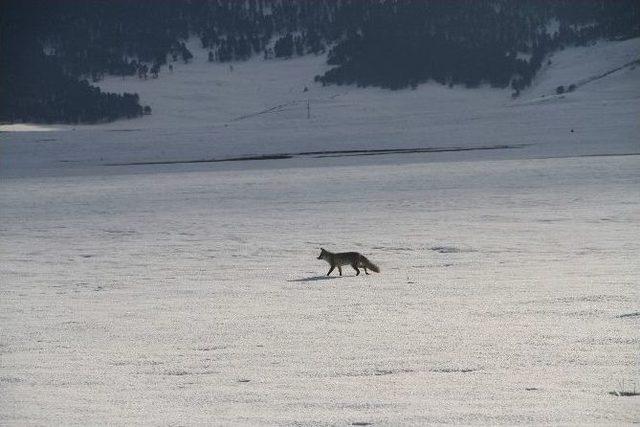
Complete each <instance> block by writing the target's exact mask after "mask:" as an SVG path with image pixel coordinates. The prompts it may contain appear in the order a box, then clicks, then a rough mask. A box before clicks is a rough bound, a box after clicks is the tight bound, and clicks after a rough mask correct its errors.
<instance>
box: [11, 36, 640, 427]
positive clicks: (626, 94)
mask: <svg viewBox="0 0 640 427" xmlns="http://www.w3.org/2000/svg"><path fill="white" fill-rule="evenodd" d="M194 51H195V49H194ZM196 53H197V54H196V57H195V58H194V60H193V63H192V64H188V65H184V64H175V65H174V71H173V73H169V72H168V71H165V72H163V73H162V74H161V76H160V78H158V79H157V80H156V79H149V80H147V81H141V80H138V79H133V78H130V79H125V80H124V81H123V80H122V79H120V78H110V79H107V80H105V81H103V82H101V87H103V88H104V89H106V90H114V91H135V92H138V93H139V94H140V96H141V99H142V102H143V103H145V104H147V103H148V104H151V105H152V107H153V109H154V110H153V114H152V115H151V116H147V117H143V118H141V119H136V120H130V121H119V122H115V123H111V124H105V125H96V126H75V127H70V126H56V128H58V130H50V129H42V128H40V131H39V132H32V131H25V130H27V129H31V130H34V128H32V127H30V126H28V125H22V126H13V127H11V126H4V127H2V129H3V132H2V133H0V177H1V180H0V237H1V239H2V242H3V245H2V250H1V251H0V278H1V280H0V360H1V361H2V362H1V363H0V424H2V425H23V424H58V425H70V424H81V425H91V424H125V425H128V424H172V425H173V424H180V425H192V424H207V425H426V424H444V423H457V424H491V425H495V424H508V425H513V424H535V425H539V424H554V425H557V424H578V425H582V424H609V425H619V424H624V423H637V422H640V405H638V399H639V398H640V397H638V396H627V395H624V394H625V393H626V394H633V390H634V388H635V390H640V370H639V366H640V360H639V359H638V348H639V345H640V335H639V333H638V331H639V330H640V324H639V321H640V292H639V290H638V285H639V284H640V263H639V262H638V259H640V243H639V242H640V240H638V238H637V237H636V236H639V235H640V160H639V159H640V139H639V138H638V136H639V135H640V121H639V120H638V117H640V66H634V65H628V64H630V63H631V62H633V61H635V60H636V59H638V57H639V56H640V39H635V40H627V41H624V42H601V43H599V44H597V45H594V46H588V47H583V48H575V49H566V50H564V51H561V52H558V53H556V54H555V55H554V56H553V57H551V58H550V59H551V63H550V64H549V65H546V66H545V68H544V69H543V70H542V72H541V73H540V74H539V75H538V77H537V79H536V82H535V84H534V85H533V86H532V87H531V88H530V89H528V90H526V91H524V92H523V93H522V94H521V96H520V97H519V98H517V99H512V98H511V93H510V91H502V90H494V89H489V88H481V89H475V90H466V89H461V88H453V89H450V88H447V87H443V86H439V85H435V84H427V85H423V86H420V87H419V88H418V89H417V90H402V91H396V92H391V91H387V90H381V89H358V88H355V87H335V86H333V87H332V86H328V87H321V86H320V85H317V84H315V83H313V76H314V75H316V74H317V73H319V72H321V71H322V70H323V69H326V65H324V58H322V57H304V58H299V59H293V60H290V61H277V60H273V61H267V62H265V61H262V60H257V59H256V60H253V61H249V62H242V63H234V64H233V70H231V69H230V67H229V65H219V64H210V63H208V62H206V56H205V55H204V53H203V52H199V53H198V52H196ZM612 70H617V71H615V72H612V73H609V72H610V71H612ZM607 73H609V74H607ZM604 74H606V75H604ZM603 75H604V76H603ZM574 83H575V84H578V83H580V85H579V87H578V88H577V90H575V91H573V92H571V93H566V94H563V95H556V93H555V88H556V87H557V86H559V85H570V84H574ZM305 87H307V88H308V91H306V92H305V91H304V89H305ZM307 102H309V107H310V108H309V109H310V116H311V117H310V118H307ZM572 130H573V131H572ZM248 157H250V158H252V159H253V160H251V159H248ZM242 160H245V161H242ZM320 247H324V248H326V249H329V250H334V251H360V252H362V253H364V254H365V255H366V256H367V257H369V258H370V259H371V260H372V261H373V262H375V263H376V264H378V265H379V266H380V267H381V270H382V272H381V273H380V274H372V275H369V276H365V275H360V276H357V277H356V276H355V275H354V272H353V271H352V270H351V268H350V267H349V266H346V267H344V269H343V270H344V271H343V273H344V276H342V277H340V276H337V275H336V273H335V272H334V273H333V275H332V276H331V277H326V276H325V274H326V272H327V271H328V269H329V265H328V264H326V263H325V262H324V261H321V260H318V259H316V258H317V256H318V254H319V252H320Z"/></svg>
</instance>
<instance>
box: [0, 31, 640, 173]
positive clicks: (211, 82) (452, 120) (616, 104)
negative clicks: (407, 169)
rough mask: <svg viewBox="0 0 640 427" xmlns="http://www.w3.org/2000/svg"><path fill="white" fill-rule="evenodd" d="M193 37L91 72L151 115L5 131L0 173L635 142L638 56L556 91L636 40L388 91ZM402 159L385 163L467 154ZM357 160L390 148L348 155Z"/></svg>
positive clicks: (521, 153) (311, 65)
mask: <svg viewBox="0 0 640 427" xmlns="http://www.w3.org/2000/svg"><path fill="white" fill-rule="evenodd" d="M191 48H192V50H193V51H194V53H195V58H194V60H193V63H191V64H187V65H185V64H180V63H175V64H174V71H173V73H171V72H169V71H168V70H164V72H163V73H161V76H160V78H158V79H149V80H146V81H145V80H140V79H138V78H127V79H124V80H122V79H121V78H117V77H112V78H108V79H105V80H104V81H103V82H101V84H100V85H101V87H102V88H103V89H105V90H108V91H115V92H124V91H128V92H137V93H139V94H140V97H141V102H142V103H143V104H147V103H148V104H151V105H152V106H153V114H152V115H151V116H148V117H143V118H140V119H135V120H128V121H118V122H115V123H111V124H106V125H97V126H73V127H70V126H61V127H60V128H61V129H64V132H56V133H51V134H49V135H47V136H43V135H44V134H42V133H39V134H37V135H36V134H30V133H14V132H11V133H3V134H2V135H1V136H0V138H2V145H3V151H4V155H3V158H2V163H1V164H0V169H1V172H0V173H3V174H23V173H27V174H30V173H34V171H38V173H67V172H68V171H70V170H74V171H75V172H76V173H80V171H82V170H86V168H89V169H92V168H94V167H96V166H99V165H105V164H113V163H131V162H153V161H176V160H203V159H213V158H215V159H225V158H230V157H231V158H234V157H240V156H257V155H272V154H283V153H297V152H308V151H312V152H315V151H327V150H331V151H339V150H370V149H397V148H405V149H407V148H408V149H412V148H422V149H424V148H427V149H428V148H439V149H440V148H447V149H448V148H459V147H472V148H473V147H476V148H478V147H483V148H486V147H495V146H510V147H511V146H513V147H518V148H513V149H502V150H493V151H491V152H490V153H489V152H488V151H485V152H483V153H482V155H483V156H485V157H486V156H489V157H491V158H521V157H539V156H569V155H585V154H604V153H631V152H638V151H640V149H639V146H638V138H637V136H638V134H639V133H640V125H639V124H638V120H637V118H638V116H639V115H640V102H639V101H638V99H640V84H639V83H638V82H640V67H634V66H628V67H623V68H622V69H621V70H619V71H617V72H615V73H612V74H609V75H607V76H606V77H603V78H600V79H597V80H594V81H591V82H590V83H588V84H585V85H583V86H580V87H579V88H578V90H576V91H575V92H573V93H568V94H564V95H562V96H555V95H554V94H555V88H556V87H557V86H558V85H569V84H571V83H578V82H584V81H585V80H587V79H590V78H593V77H596V76H600V75H602V74H603V73H606V72H607V71H610V70H613V69H616V68H619V67H622V66H624V65H625V64H628V63H629V62H630V61H632V60H634V58H635V59H637V58H638V57H639V56H640V39H632V40H627V41H623V42H600V43H598V44H596V45H592V46H588V47H581V48H572V49H565V50H563V51H560V52H557V53H556V54H554V55H553V57H551V58H550V59H551V64H550V65H548V66H545V69H544V70H543V71H542V72H541V73H540V75H539V76H538V77H537V79H536V81H535V84H534V86H533V87H532V88H530V89H528V90H526V91H525V92H524V93H523V94H522V96H521V97H520V98H518V99H516V100H512V99H511V91H509V90H495V89H490V88H480V89H474V90H468V89H464V88H447V87H444V86H441V85H438V84H435V83H434V84H425V85H422V86H420V87H419V88H418V89H417V90H410V89H407V90H400V91H395V92H393V91H389V90H383V89H376V88H368V89H359V88H355V87H338V86H328V87H322V86H321V85H319V84H317V83H314V82H313V77H314V76H315V75H317V74H319V73H321V72H322V71H323V70H325V69H326V68H327V66H326V65H325V63H324V62H325V58H324V57H313V56H308V57H303V58H296V59H292V60H288V61H285V60H272V61H264V60H262V59H258V58H256V59H254V60H251V61H248V62H241V63H234V64H231V65H229V64H212V63H208V62H207V60H206V54H205V51H203V50H201V49H199V48H198V46H197V44H194V45H192V46H191ZM305 88H306V89H308V90H307V91H306V92H305ZM307 103H308V104H309V113H310V118H309V119H308V118H307V114H308V111H307ZM5 129H6V128H5ZM572 129H573V132H572ZM123 147H126V149H123ZM477 154H478V153H473V156H476V155H477ZM396 157H397V156H396ZM401 157H402V159H394V160H393V161H394V162H395V161H398V160H400V161H415V160H420V161H423V160H424V161H429V160H432V159H438V160H440V159H447V158H452V159H459V158H467V157H468V156H467V155H466V154H465V153H457V154H447V153H440V154H437V155H434V154H422V155H420V156H416V155H411V156H408V155H404V156H401ZM363 160H365V161H368V162H372V161H373V162H380V161H382V162H384V161H387V158H386V156H377V157H376V158H375V159H372V158H368V159H362V158H360V159H358V161H363ZM343 161H345V160H343ZM291 163H292V162H288V163H287V164H291ZM201 166H202V165H200V166H197V165H196V166H194V167H196V168H199V167H201ZM246 166H247V165H243V167H246ZM261 166H262V167H264V166H267V165H265V164H263V165H261ZM270 166H271V165H270ZM207 167H211V164H208V166H207ZM216 167H217V168H225V167H229V165H223V164H218V165H216ZM233 167H237V166H233ZM278 167H279V166H278ZM104 168H106V169H109V167H103V169H104ZM60 169H61V170H60ZM56 170H58V171H57V172H56ZM105 173H106V171H105Z"/></svg>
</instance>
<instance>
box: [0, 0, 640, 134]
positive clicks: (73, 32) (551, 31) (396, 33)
mask: <svg viewBox="0 0 640 427" xmlns="http://www.w3.org/2000/svg"><path fill="white" fill-rule="evenodd" d="M189 36H197V37H198V38H199V39H200V41H201V44H202V47H203V48H205V49H208V51H209V54H208V59H209V61H212V62H213V61H220V62H224V61H237V60H244V59H247V58H249V57H251V56H253V55H261V56H263V57H264V58H265V59H267V60H269V59H273V58H289V57H292V56H299V55H306V54H318V53H323V52H326V51H328V62H329V64H330V65H334V66H335V67H334V68H332V69H331V70H329V71H328V72H327V73H325V74H324V75H321V76H317V77H316V80H318V81H320V82H322V83H323V84H357V85H360V86H369V85H373V86H380V87H385V88H391V89H399V88H404V87H408V86H416V85H418V84H420V83H422V82H425V81H428V80H435V81H437V82H440V83H442V84H448V85H457V84H461V85H465V86H468V87H474V86H477V85H479V84H482V83H488V84H491V85H493V86H496V87H511V88H513V90H514V93H515V94H517V93H519V91H520V90H522V89H523V88H524V87H526V86H527V85H529V84H530V82H531V79H532V77H533V76H534V75H535V73H536V72H537V70H538V69H539V68H540V66H541V64H542V63H543V60H544V57H545V55H546V54H547V53H549V52H550V51H552V50H554V49H558V48H560V47H562V46H565V45H571V44H585V43H588V42H590V41H592V40H595V39H598V38H607V39H620V38H629V37H636V36H640V1H637V0H549V1H540V0H377V1H367V0H245V1H239V0H185V1H177V0H154V1H131V0H130V1H125V0H115V1H114V0H56V1H51V0H4V1H3V2H2V3H0V120H2V121H21V120H22V121H33V122H97V121H105V120H106V121H108V120H115V119H117V118H122V117H135V116H137V115H140V114H143V112H145V109H146V112H149V111H150V109H149V107H145V109H143V107H142V106H141V105H140V104H139V99H138V97H137V95H134V94H124V95H115V94H105V93H102V92H101V91H100V90H99V89H97V88H95V87H93V86H91V85H90V83H89V81H93V82H95V81H98V80H99V79H101V78H102V77H103V76H104V75H105V74H113V75H122V76H126V75H136V76H137V77H139V78H143V79H146V78H154V77H157V76H158V74H159V73H161V72H162V70H163V69H164V67H166V66H167V65H169V64H170V63H171V62H174V61H183V62H189V61H190V60H191V59H192V57H193V55H192V53H191V52H190V51H189V50H188V48H187V47H186V46H185V43H184V41H185V40H186V38H188V37H189ZM525 58H526V59H525Z"/></svg>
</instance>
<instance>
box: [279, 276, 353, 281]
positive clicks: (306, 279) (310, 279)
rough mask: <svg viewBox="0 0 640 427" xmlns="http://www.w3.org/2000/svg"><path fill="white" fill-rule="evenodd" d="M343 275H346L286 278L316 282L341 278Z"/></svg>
mask: <svg viewBox="0 0 640 427" xmlns="http://www.w3.org/2000/svg"><path fill="white" fill-rule="evenodd" d="M343 277H346V276H326V275H323V276H310V277H303V278H301V279H290V280H287V282H317V281H320V280H335V279H342V278H343Z"/></svg>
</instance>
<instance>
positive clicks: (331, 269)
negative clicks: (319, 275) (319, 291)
mask: <svg viewBox="0 0 640 427" xmlns="http://www.w3.org/2000/svg"><path fill="white" fill-rule="evenodd" d="M334 268H336V266H335V265H332V266H331V268H330V269H329V272H328V273H327V276H328V275H330V274H331V272H332V271H333V269H334Z"/></svg>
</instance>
